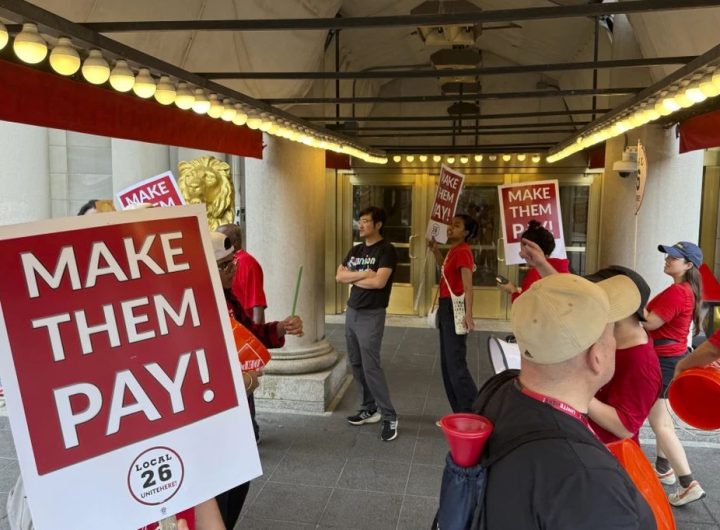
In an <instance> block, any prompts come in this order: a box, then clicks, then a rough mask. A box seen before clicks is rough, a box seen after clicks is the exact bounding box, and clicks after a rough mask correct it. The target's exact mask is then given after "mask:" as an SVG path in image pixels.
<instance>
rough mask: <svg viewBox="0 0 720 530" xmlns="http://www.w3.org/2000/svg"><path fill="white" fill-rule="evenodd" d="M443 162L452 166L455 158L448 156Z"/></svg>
mask: <svg viewBox="0 0 720 530" xmlns="http://www.w3.org/2000/svg"><path fill="white" fill-rule="evenodd" d="M445 160H447V163H448V164H454V163H455V157H454V156H449V157H447V158H446V159H445Z"/></svg>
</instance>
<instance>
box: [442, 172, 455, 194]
mask: <svg viewBox="0 0 720 530" xmlns="http://www.w3.org/2000/svg"><path fill="white" fill-rule="evenodd" d="M440 185H441V186H446V187H449V188H452V189H454V190H456V191H457V189H458V187H459V186H460V179H459V178H456V177H453V176H452V175H450V174H448V173H442V174H441V176H440Z"/></svg>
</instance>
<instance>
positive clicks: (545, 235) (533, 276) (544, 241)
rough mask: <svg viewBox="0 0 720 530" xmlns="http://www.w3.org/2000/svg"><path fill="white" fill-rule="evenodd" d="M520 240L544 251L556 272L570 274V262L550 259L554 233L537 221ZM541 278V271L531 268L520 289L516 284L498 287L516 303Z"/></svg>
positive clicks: (533, 221)
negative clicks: (529, 242) (530, 242)
mask: <svg viewBox="0 0 720 530" xmlns="http://www.w3.org/2000/svg"><path fill="white" fill-rule="evenodd" d="M520 239H521V241H522V240H526V241H532V242H533V243H535V244H536V245H538V246H539V247H540V248H541V249H542V251H543V254H544V255H545V257H546V261H547V263H548V264H549V265H550V266H551V267H552V268H553V269H554V270H555V271H556V272H570V269H569V262H568V260H567V259H565V258H551V257H550V255H551V254H552V253H553V251H554V250H555V236H553V235H552V232H550V231H549V230H548V229H547V228H545V227H544V226H542V225H541V224H540V223H539V222H538V221H536V220H535V219H533V220H531V221H530V222H529V223H528V227H527V230H525V232H523V233H522V235H521V236H520ZM522 245H523V244H522V243H521V246H522ZM540 278H542V275H541V274H540V271H538V270H537V268H536V267H532V266H531V267H530V270H528V271H527V273H526V274H525V278H524V279H523V282H522V285H521V286H520V287H516V286H515V284H514V283H512V282H507V283H505V284H500V285H498V287H499V288H500V289H501V290H503V291H505V292H506V293H508V294H510V296H511V299H512V301H513V302H514V301H515V300H517V297H518V296H520V295H521V294H522V293H523V292H524V291H527V290H528V289H529V288H530V286H531V285H532V284H533V283H535V282H536V281H538V280H539V279H540Z"/></svg>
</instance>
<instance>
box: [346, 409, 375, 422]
mask: <svg viewBox="0 0 720 530" xmlns="http://www.w3.org/2000/svg"><path fill="white" fill-rule="evenodd" d="M381 418H382V416H381V415H380V413H379V412H378V411H377V410H365V409H363V410H359V411H358V413H357V414H355V416H348V417H347V421H348V423H349V424H350V425H362V424H364V423H377V422H379V421H380V419H381Z"/></svg>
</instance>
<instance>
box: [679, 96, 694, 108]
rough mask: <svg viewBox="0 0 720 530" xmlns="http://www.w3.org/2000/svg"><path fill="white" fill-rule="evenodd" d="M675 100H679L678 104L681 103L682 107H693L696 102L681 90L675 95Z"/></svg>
mask: <svg viewBox="0 0 720 530" xmlns="http://www.w3.org/2000/svg"><path fill="white" fill-rule="evenodd" d="M675 101H677V103H678V105H680V107H681V108H683V109H686V108H688V107H692V106H693V105H694V104H695V102H694V101H693V100H692V99H690V98H689V97H688V95H687V93H685V92H681V93H679V94H678V95H677V96H675Z"/></svg>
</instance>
